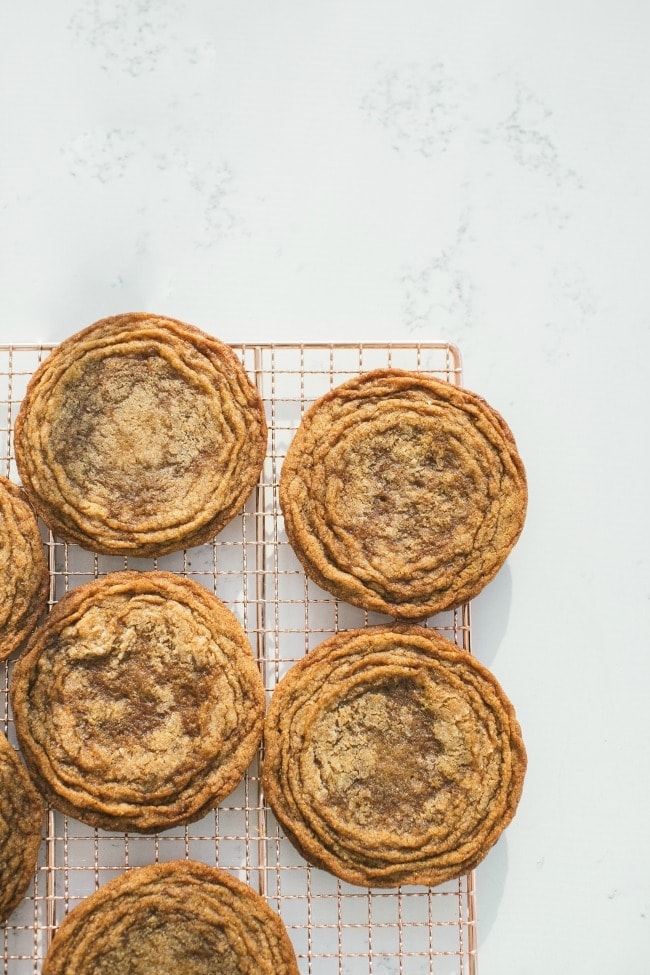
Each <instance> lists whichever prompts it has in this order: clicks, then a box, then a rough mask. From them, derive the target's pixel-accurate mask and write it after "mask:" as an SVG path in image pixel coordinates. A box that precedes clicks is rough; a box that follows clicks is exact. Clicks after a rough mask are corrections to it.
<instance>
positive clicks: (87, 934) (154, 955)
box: [43, 860, 298, 975]
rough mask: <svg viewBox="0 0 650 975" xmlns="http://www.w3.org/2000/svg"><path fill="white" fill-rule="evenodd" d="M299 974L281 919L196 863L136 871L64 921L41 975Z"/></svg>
mask: <svg viewBox="0 0 650 975" xmlns="http://www.w3.org/2000/svg"><path fill="white" fill-rule="evenodd" d="M154 972H166V973H169V975H222V973H232V975H253V973H255V975H298V966H297V964H296V958H295V954H294V951H293V947H292V945H291V942H290V940H289V936H288V934H287V932H286V929H285V927H284V924H283V922H282V920H281V919H280V917H279V915H277V914H275V912H274V911H272V910H271V908H270V907H269V906H268V905H267V903H266V901H265V900H263V898H262V897H260V895H259V894H257V893H256V892H255V891H254V890H253V889H252V888H251V887H248V886H247V885H246V884H244V883H242V882H241V881H240V880H237V879H236V878H235V877H232V876H231V875H230V874H227V873H226V872H225V871H223V870H219V869H217V868H215V867H209V866H207V865H205V864H202V863H198V862H196V861H192V860H172V861H171V862H168V863H157V864H152V865H151V866H147V867H136V868H134V869H132V870H130V871H128V872H127V873H125V874H122V876H120V877H117V878H116V879H115V880H111V881H110V882H109V883H107V884H105V885H104V886H103V887H100V888H99V890H98V891H96V893H94V894H91V895H90V896H89V897H87V898H86V899H85V900H84V901H82V902H81V903H80V904H78V905H77V906H76V907H75V908H73V910H72V911H70V913H69V914H68V915H67V917H66V918H65V919H64V920H63V922H62V923H61V925H60V927H59V929H58V931H57V933H56V934H55V936H54V939H53V941H52V944H51V946H50V949H49V951H48V953H47V956H46V958H45V962H44V965H43V975H152V973H154Z"/></svg>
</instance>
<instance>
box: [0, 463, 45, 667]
mask: <svg viewBox="0 0 650 975" xmlns="http://www.w3.org/2000/svg"><path fill="white" fill-rule="evenodd" d="M48 594H49V572H48V568H47V562H46V561H45V553H44V551H43V541H42V539H41V533H40V530H39V527H38V522H37V521H36V516H35V514H34V512H33V511H32V509H31V508H30V506H29V504H28V503H27V499H26V497H25V495H24V493H23V492H22V491H21V489H20V488H19V487H17V486H16V485H15V484H13V483H12V482H11V481H9V480H8V479H7V478H6V477H1V476H0V660H5V659H6V658H7V657H9V656H10V655H11V654H12V653H13V652H14V650H16V649H17V648H18V647H19V646H20V645H21V643H22V642H23V641H24V640H25V638H26V637H27V636H28V635H29V633H31V631H32V629H33V628H34V626H35V625H36V623H37V622H38V620H39V619H40V617H41V616H42V615H43V613H44V612H45V609H46V607H47V598H48Z"/></svg>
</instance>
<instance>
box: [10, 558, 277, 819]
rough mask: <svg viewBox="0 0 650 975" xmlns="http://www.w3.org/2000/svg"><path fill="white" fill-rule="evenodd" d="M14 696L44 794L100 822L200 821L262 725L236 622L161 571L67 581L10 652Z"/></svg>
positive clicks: (23, 740)
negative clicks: (71, 584)
mask: <svg viewBox="0 0 650 975" xmlns="http://www.w3.org/2000/svg"><path fill="white" fill-rule="evenodd" d="M10 694H11V703H12V708H13V715H14V721H15V727H16V733H17V736H18V740H19V743H20V745H21V748H22V752H23V755H24V757H25V762H26V764H27V767H28V769H29V771H30V773H31V775H32V778H33V779H34V781H35V783H36V784H37V786H38V787H39V788H40V790H41V792H42V793H43V795H44V796H45V797H46V798H47V799H48V800H49V801H50V802H51V803H52V805H54V806H55V807H56V808H57V809H60V810H61V811H62V812H65V813H68V814H69V815H71V816H74V817H75V818H77V819H79V820H81V821H82V822H85V823H88V824H89V825H91V826H99V827H102V828H104V829H108V830H119V831H124V830H133V831H137V832H153V831H156V830H161V829H167V828H169V827H172V826H177V825H180V824H184V823H188V822H192V821H194V820H196V819H199V818H200V817H201V816H202V815H204V814H205V813H206V812H207V811H208V810H209V809H211V808H213V807H214V806H216V805H218V803H219V802H220V801H221V800H222V799H223V798H224V797H225V796H227V795H229V794H230V792H232V791H233V789H234V788H235V787H236V786H237V785H238V784H239V782H240V781H241V779H242V778H243V776H244V774H245V772H246V769H247V768H248V766H249V764H250V762H251V760H252V758H253V756H254V754H255V751H256V749H257V747H258V745H259V742H260V738H261V733H262V722H263V715H264V689H263V684H262V679H261V676H260V673H259V670H258V667H257V664H256V662H255V659H254V657H253V652H252V649H251V647H250V644H249V642H248V639H247V637H246V634H245V632H244V630H243V629H242V627H241V625H240V623H239V621H238V620H237V618H236V617H235V616H234V615H233V614H232V613H231V612H230V610H229V609H228V608H227V607H226V606H225V605H224V604H223V603H222V602H221V601H220V600H218V599H217V597H216V596H213V595H212V593H211V592H208V590H206V589H204V588H203V587H202V586H200V585H198V583H195V582H192V581H191V580H189V579H184V578H182V577H180V576H176V575H174V574H172V573H167V572H158V571H152V572H132V571H124V572H115V573H112V574H110V575H108V576H105V577H104V578H101V579H98V580H96V581H94V582H90V583H86V584H84V585H82V586H79V587H77V588H76V589H72V590H71V591H70V592H68V593H67V594H66V595H65V596H64V597H63V598H62V599H61V600H60V601H59V602H58V603H57V604H56V606H54V607H53V609H52V611H51V612H50V614H49V616H48V617H47V618H46V620H45V621H44V623H43V624H42V625H41V627H40V628H39V629H38V630H37V631H36V633H35V634H34V636H33V637H32V639H31V640H30V641H29V643H28V644H27V645H26V647H25V649H24V651H23V653H22V654H21V656H20V657H19V658H18V660H17V662H16V665H15V667H14V671H13V674H12V678H11V684H10Z"/></svg>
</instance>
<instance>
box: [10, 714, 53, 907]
mask: <svg viewBox="0 0 650 975" xmlns="http://www.w3.org/2000/svg"><path fill="white" fill-rule="evenodd" d="M44 814H45V806H44V804H43V800H42V799H41V797H40V796H39V794H38V792H37V791H36V789H35V788H34V786H33V785H32V783H31V781H30V779H29V776H28V775H27V772H26V771H25V769H24V768H23V766H22V763H21V761H20V759H19V758H18V755H17V754H16V751H15V750H14V749H13V748H12V746H11V745H10V744H9V742H8V741H7V739H6V737H5V735H4V734H3V733H2V732H0V923H2V922H3V921H5V920H6V919H7V918H8V917H9V915H10V914H11V913H12V911H13V910H14V909H15V908H16V907H17V906H18V904H19V903H20V902H21V900H22V899H23V897H24V896H25V893H26V891H27V888H28V886H29V882H30V880H31V879H32V876H33V875H34V870H35V868H36V860H37V858H38V850H39V847H40V845H41V828H42V825H43V816H44Z"/></svg>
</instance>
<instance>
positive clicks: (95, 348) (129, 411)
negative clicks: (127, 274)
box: [14, 312, 267, 557]
mask: <svg viewBox="0 0 650 975" xmlns="http://www.w3.org/2000/svg"><path fill="white" fill-rule="evenodd" d="M266 436H267V426H266V419H265V414H264V407H263V404H262V400H261V398H260V395H259V393H258V391H257V389H256V388H255V386H254V385H253V383H252V382H251V381H250V379H249V378H248V375H247V374H246V372H245V370H244V368H243V366H242V364H241V362H240V361H239V360H238V359H237V357H236V355H235V354H234V352H233V351H232V349H231V348H230V347H229V346H227V345H225V344H224V343H223V342H220V341H219V340H218V339H216V338H213V337H212V336H210V335H207V334H205V333H204V332H202V331H200V330H199V329H197V328H195V327H194V326H192V325H187V324H185V323H183V322H179V321H175V320H174V319H171V318H164V317H161V316H157V315H147V314H144V313H140V312H138V313H133V314H125V315H116V316H114V317H112V318H106V319H102V320H101V321H99V322H96V323H95V324H94V325H91V326H89V327H88V328H86V329H83V330H82V331H81V332H78V333H76V334H75V335H72V336H71V337H70V338H68V339H66V340H65V341H64V342H62V343H61V344H60V345H59V346H57V348H56V349H55V350H54V351H53V352H52V353H51V355H50V356H48V358H47V359H45V360H44V361H43V362H42V363H41V365H40V366H39V368H38V369H37V370H36V372H35V373H34V375H33V377H32V379H31V381H30V383H29V385H28V387H27V392H26V394H25V398H24V400H23V403H22V405H21V408H20V411H19V413H18V416H17V418H16V424H15V431H14V443H15V450H16V464H17V466H18V470H19V472H20V475H21V479H22V482H23V485H24V487H25V490H26V492H27V493H28V495H29V498H30V500H31V502H32V504H33V505H34V507H35V509H36V511H37V512H38V514H39V515H40V516H41V517H42V519H43V521H44V522H45V523H46V524H47V525H48V526H49V527H50V528H51V529H52V530H53V531H54V532H55V533H56V534H57V535H59V536H60V537H62V538H64V539H67V540H68V541H71V542H77V543H78V544H79V545H81V546H83V547H84V548H87V549H91V550H92V551H96V552H102V553H106V554H108V555H135V556H147V557H153V556H158V555H162V554H164V553H166V552H172V551H176V550H180V549H182V548H187V547H189V546H192V545H198V544H199V543H202V542H206V541H209V540H210V539H212V538H214V536H215V535H216V534H217V533H218V532H219V531H220V530H221V529H222V528H223V527H224V526H225V525H226V524H227V523H228V522H229V521H230V520H231V519H232V518H234V516H235V515H236V514H238V513H239V511H240V510H241V509H242V507H243V506H244V503H245V501H246V499H247V498H248V496H249V494H250V493H251V491H252V490H253V487H254V485H255V483H256V482H257V479H258V477H259V474H260V470H261V467H262V463H263V460H264V454H265V452H266Z"/></svg>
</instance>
